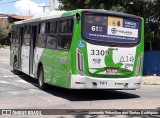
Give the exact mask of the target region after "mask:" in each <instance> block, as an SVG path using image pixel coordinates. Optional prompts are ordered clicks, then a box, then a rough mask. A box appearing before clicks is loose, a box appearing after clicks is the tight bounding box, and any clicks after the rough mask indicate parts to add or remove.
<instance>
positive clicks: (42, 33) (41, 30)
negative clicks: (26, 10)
mask: <svg viewBox="0 0 160 118" xmlns="http://www.w3.org/2000/svg"><path fill="white" fill-rule="evenodd" d="M46 30H47V25H46V23H39V27H38V39H37V45H38V46H39V47H45V45H46V32H47V31H46Z"/></svg>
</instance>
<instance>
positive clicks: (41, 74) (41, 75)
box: [38, 66, 46, 90]
mask: <svg viewBox="0 0 160 118" xmlns="http://www.w3.org/2000/svg"><path fill="white" fill-rule="evenodd" d="M38 87H39V88H40V89H41V90H45V88H46V87H45V83H44V71H43V67H42V66H40V68H39V71H38Z"/></svg>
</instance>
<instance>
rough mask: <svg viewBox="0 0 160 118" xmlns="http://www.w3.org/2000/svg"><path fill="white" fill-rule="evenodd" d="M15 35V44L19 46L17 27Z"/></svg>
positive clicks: (18, 30)
mask: <svg viewBox="0 0 160 118" xmlns="http://www.w3.org/2000/svg"><path fill="white" fill-rule="evenodd" d="M15 35H16V38H15V44H19V35H20V28H19V27H18V26H17V27H16V32H15Z"/></svg>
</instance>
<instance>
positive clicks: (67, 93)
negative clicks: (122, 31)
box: [0, 49, 160, 118]
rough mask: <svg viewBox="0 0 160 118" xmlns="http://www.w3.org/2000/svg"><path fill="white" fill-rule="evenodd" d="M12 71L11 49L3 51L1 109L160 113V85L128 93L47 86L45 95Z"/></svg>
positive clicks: (0, 60)
mask: <svg viewBox="0 0 160 118" xmlns="http://www.w3.org/2000/svg"><path fill="white" fill-rule="evenodd" d="M11 70H12V67H10V66H9V49H0V109H160V85H142V87H141V89H138V90H125V91H123V90H119V91H111V90H68V89H62V88H58V87H53V86H48V89H47V91H42V90H39V89H38V87H37V81H36V80H34V79H33V78H31V77H29V76H27V75H25V74H21V75H19V76H17V75H14V73H13V72H12V71H11ZM47 117H48V116H47ZM57 117H58V116H57ZM68 117H69V116H68ZM73 117H77V116H73ZM88 117H89V116H88ZM127 117H128V116H127ZM24 118H27V117H24ZM59 118H60V117H59ZM61 118H62V117H61ZM77 118H78V117H77Z"/></svg>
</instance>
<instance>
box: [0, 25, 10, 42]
mask: <svg viewBox="0 0 160 118" xmlns="http://www.w3.org/2000/svg"><path fill="white" fill-rule="evenodd" d="M11 27H12V24H8V25H0V44H8V43H9V33H10V31H11Z"/></svg>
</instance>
